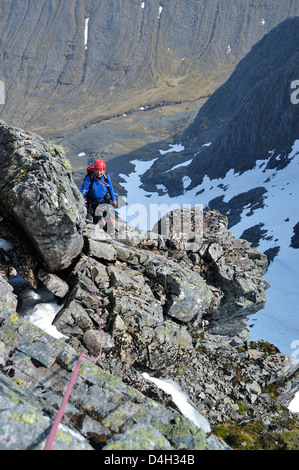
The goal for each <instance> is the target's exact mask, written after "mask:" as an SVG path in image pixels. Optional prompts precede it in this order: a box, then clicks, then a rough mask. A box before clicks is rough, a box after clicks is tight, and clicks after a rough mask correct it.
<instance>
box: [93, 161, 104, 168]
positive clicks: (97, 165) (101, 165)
mask: <svg viewBox="0 0 299 470" xmlns="http://www.w3.org/2000/svg"><path fill="white" fill-rule="evenodd" d="M93 167H94V169H96V168H100V169H102V170H106V163H105V162H104V160H96V161H95V162H94V166H93Z"/></svg>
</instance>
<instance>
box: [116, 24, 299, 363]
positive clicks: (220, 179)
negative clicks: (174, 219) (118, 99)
mask: <svg viewBox="0 0 299 470" xmlns="http://www.w3.org/2000/svg"><path fill="white" fill-rule="evenodd" d="M298 31H299V19H298V18H295V19H292V20H287V21H285V22H284V23H282V24H281V25H279V26H278V27H277V28H276V30H273V32H271V33H269V35H268V36H267V37H266V38H264V39H263V40H262V41H261V42H260V43H259V44H258V45H257V46H255V47H254V48H253V50H252V51H251V53H250V54H249V55H248V57H245V58H244V60H243V61H242V63H240V65H239V66H238V67H237V69H236V71H235V73H234V74H232V76H231V78H230V79H229V81H228V82H227V84H225V85H224V86H223V87H221V88H220V89H219V90H218V91H217V92H216V93H215V94H214V95H213V97H211V98H210V99H209V100H208V102H207V103H206V105H205V106H204V107H203V108H202V110H200V112H199V115H198V117H197V120H196V122H194V124H193V126H192V133H191V132H190V134H191V135H192V136H193V137H194V136H195V137H194V139H195V138H197V142H196V143H195V140H194V144H193V145H194V146H193V147H191V148H187V147H186V145H188V144H190V142H189V141H187V140H186V141H184V142H183V144H184V145H182V143H181V145H180V146H173V147H172V148H171V149H169V151H170V153H167V154H165V152H162V151H161V152H160V155H159V156H158V155H157V158H156V159H154V160H153V161H150V162H139V161H138V160H137V159H135V160H133V161H132V163H133V164H134V165H135V172H134V173H132V174H131V175H129V176H127V175H122V178H123V180H124V182H123V183H122V184H123V187H124V189H125V190H126V191H127V202H128V207H129V208H130V207H131V204H132V205H133V204H134V202H136V201H138V202H139V203H140V205H141V206H142V205H143V206H144V207H145V208H146V210H147V212H149V213H150V212H151V211H152V213H153V209H152V208H153V207H154V206H155V205H158V206H159V207H160V208H161V209H162V208H163V210H164V211H166V212H167V210H168V209H169V208H170V207H171V206H172V204H179V205H181V206H183V205H184V204H192V205H194V204H202V205H203V206H204V207H208V208H210V209H217V210H219V211H220V212H221V213H222V214H225V215H227V217H228V220H229V227H230V230H231V231H232V232H233V233H234V234H235V235H236V236H237V237H238V238H245V239H247V240H248V241H250V242H251V243H252V245H253V246H257V247H258V248H259V250H260V251H262V252H264V253H266V254H267V256H268V260H269V269H268V273H267V275H266V280H267V281H268V282H269V283H270V284H271V288H270V289H269V291H268V293H267V299H268V301H267V303H266V307H265V308H264V309H263V311H262V312H261V313H260V314H259V315H258V316H257V317H256V318H254V319H252V318H251V323H252V324H253V325H254V328H253V329H252V335H253V338H260V337H263V338H265V339H267V340H268V341H270V342H273V343H274V344H276V345H277V346H278V347H280V348H281V349H282V350H283V351H284V352H285V353H287V354H292V353H293V354H296V350H295V351H294V350H293V349H294V348H296V344H297V343H296V340H297V339H298V337H299V329H298V321H297V318H298V313H299V311H298V300H299V298H298V288H297V284H298V276H299V272H298V266H299V250H298V246H299V245H298V226H299V214H298V199H299V189H298V178H299V140H298V139H299V105H298V104H297V105H296V104H294V103H293V102H292V100H291V92H292V90H291V87H290V84H291V82H292V81H294V80H296V79H298V77H299V60H298V52H297V50H296V49H297V44H298ZM284 39H287V40H288V42H286V43H285V44H281V41H284ZM296 41H297V42H296ZM270 50H272V52H273V54H274V57H275V60H274V58H273V57H272V56H270ZM256 52H257V53H258V55H257V56H256V54H255V53H256ZM279 52H280V55H277V54H278V53H279ZM259 57H262V58H264V62H263V65H264V67H265V62H267V63H268V64H271V63H272V68H270V66H269V67H268V74H266V75H265V74H264V72H263V76H262V77H261V78H260V79H259V77H257V80H256V81H255V80H254V79H253V77H251V78H250V77H247V75H246V73H247V72H248V73H250V71H251V72H253V69H252V66H253V65H252V64H254V62H255V61H256V63H257V64H258V63H259V60H258V58H259ZM256 69H257V70H258V73H259V71H260V68H257V67H256ZM238 80H239V82H238ZM246 80H248V81H249V80H251V82H252V86H251V88H250V89H249V88H248V89H247V91H246V93H244V96H243V97H240V94H239V95H238V90H241V89H242V87H243V88H244V87H245V85H246V84H247V83H248V81H246ZM234 90H236V91H237V93H236V96H237V98H236V96H235V95H234ZM215 96H216V98H217V99H216V98H215ZM227 97H228V98H227ZM217 102H218V107H217V106H216V105H217ZM228 102H230V103H233V102H234V103H235V104H234V106H233V105H232V104H231V107H228V108H227V109H228V110H229V111H230V113H231V120H230V121H229V122H225V123H221V126H219V127H218V129H216V133H217V132H218V137H216V138H215V141H213V142H212V143H210V142H207V140H202V141H201V140H200V139H201V137H202V134H201V129H198V128H196V125H197V124H198V123H200V122H203V121H204V119H203V116H204V112H205V110H206V109H208V110H209V111H211V109H212V108H213V106H214V110H215V115H213V114H212V112H211V122H214V123H216V122H217V119H218V116H219V115H220V113H223V110H224V111H225V110H226V109H225V106H224V105H225V103H228ZM211 103H212V104H211ZM212 105H213V106H212ZM223 115H224V113H223ZM212 118H214V121H213V120H212ZM218 122H219V121H218ZM215 125H216V124H215ZM196 129H197V131H198V132H197V134H196V132H195V131H196ZM212 131H213V128H212V125H211V132H212ZM187 135H188V134H187V132H186V136H187ZM210 136H211V134H210ZM203 142H206V143H207V144H209V145H202V144H203ZM131 188H134V190H132V189H131ZM136 188H138V189H136ZM163 204H164V207H163ZM132 207H133V206H132ZM127 213H129V211H128V210H127Z"/></svg>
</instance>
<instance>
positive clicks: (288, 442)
mask: <svg viewBox="0 0 299 470" xmlns="http://www.w3.org/2000/svg"><path fill="white" fill-rule="evenodd" d="M262 444H263V448H265V449H267V450H298V449H299V429H294V430H293V431H286V432H283V433H278V432H272V433H269V434H267V436H265V437H264V438H263V439H262Z"/></svg>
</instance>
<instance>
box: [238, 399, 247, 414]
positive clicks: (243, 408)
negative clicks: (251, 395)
mask: <svg viewBox="0 0 299 470" xmlns="http://www.w3.org/2000/svg"><path fill="white" fill-rule="evenodd" d="M238 407H239V413H240V414H242V413H244V412H245V413H247V414H249V411H248V408H247V406H245V405H243V403H242V402H240V401H238Z"/></svg>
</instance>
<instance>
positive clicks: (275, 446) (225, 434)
mask: <svg viewBox="0 0 299 470" xmlns="http://www.w3.org/2000/svg"><path fill="white" fill-rule="evenodd" d="M292 424H293V425H294V426H293V429H290V430H289V431H284V432H282V433H277V432H269V427H268V426H267V425H266V424H265V423H263V422H262V421H260V420H255V421H249V422H248V423H246V424H244V425H242V426H239V425H238V424H237V423H236V422H235V421H227V422H226V423H224V424H222V425H220V426H216V427H214V429H213V430H212V433H213V434H215V435H216V436H217V437H218V438H219V439H221V440H223V441H224V442H226V444H228V445H229V446H230V447H232V449H234V450H297V449H298V448H299V426H298V425H297V424H295V421H293V422H292ZM290 426H291V424H290Z"/></svg>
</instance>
